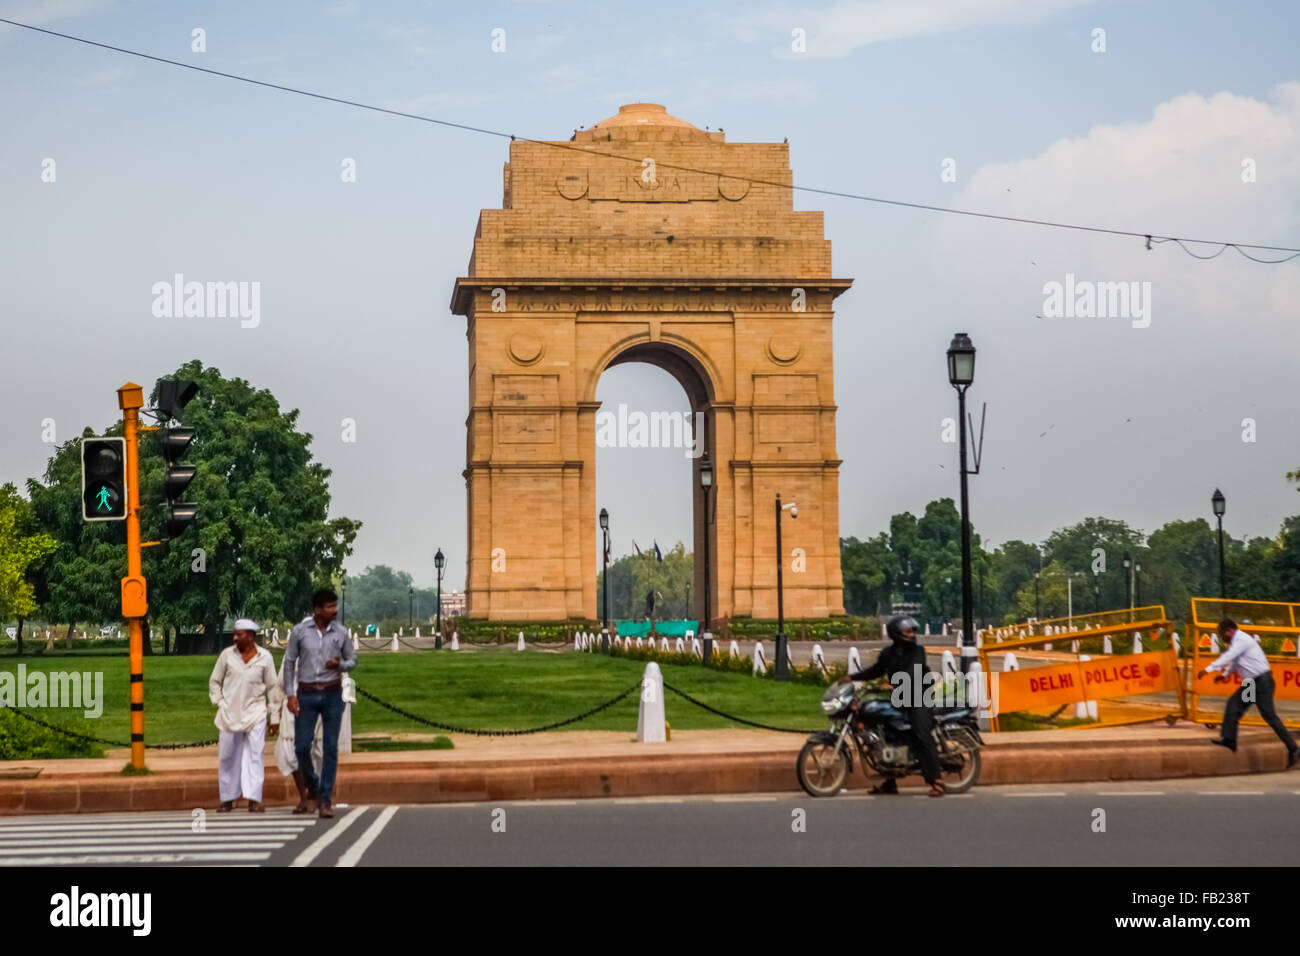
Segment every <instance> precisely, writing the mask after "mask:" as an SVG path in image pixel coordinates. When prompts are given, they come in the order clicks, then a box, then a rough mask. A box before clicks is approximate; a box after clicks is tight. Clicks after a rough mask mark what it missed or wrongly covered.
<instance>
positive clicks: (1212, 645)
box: [1210, 634, 1223, 654]
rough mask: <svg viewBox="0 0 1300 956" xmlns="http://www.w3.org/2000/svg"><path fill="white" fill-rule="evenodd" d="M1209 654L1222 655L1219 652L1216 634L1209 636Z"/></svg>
mask: <svg viewBox="0 0 1300 956" xmlns="http://www.w3.org/2000/svg"><path fill="white" fill-rule="evenodd" d="M1210 653H1211V654H1222V653H1223V651H1221V650H1220V649H1219V635H1218V634H1211V635H1210Z"/></svg>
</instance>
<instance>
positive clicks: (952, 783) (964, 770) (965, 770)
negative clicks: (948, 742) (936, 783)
mask: <svg viewBox="0 0 1300 956" xmlns="http://www.w3.org/2000/svg"><path fill="white" fill-rule="evenodd" d="M943 756H948V754H945V755H943ZM962 758H963V759H962V765H961V771H960V772H959V773H953V772H949V771H945V772H944V774H943V786H944V789H945V790H947V792H948V793H965V792H966V791H967V790H969V789H970V788H971V787H973V786H975V783H976V781H978V780H979V778H980V764H981V762H980V750H979V747H974V746H972V747H966V748H962ZM940 759H941V760H942V757H941V758H940Z"/></svg>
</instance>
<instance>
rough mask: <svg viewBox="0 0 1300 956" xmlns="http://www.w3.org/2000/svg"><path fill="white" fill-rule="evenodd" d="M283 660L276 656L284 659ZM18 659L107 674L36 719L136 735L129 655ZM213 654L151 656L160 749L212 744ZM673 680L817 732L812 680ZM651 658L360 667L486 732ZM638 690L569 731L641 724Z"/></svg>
mask: <svg viewBox="0 0 1300 956" xmlns="http://www.w3.org/2000/svg"><path fill="white" fill-rule="evenodd" d="M279 659H280V655H279V654H278V653H277V654H276V663H277V666H278V664H279ZM20 663H23V664H26V666H27V670H28V672H29V673H30V672H32V671H33V670H37V669H39V670H44V671H51V670H73V669H75V670H78V671H83V672H84V671H96V670H102V671H103V672H104V697H105V700H104V705H103V709H104V713H103V716H102V717H101V718H99V719H98V720H85V719H83V718H82V715H81V712H80V711H75V712H74V711H68V710H53V709H46V710H44V711H37V712H35V713H36V715H37V716H40V717H41V718H43V719H45V720H48V721H49V722H51V723H56V724H59V725H61V726H68V727H72V728H75V729H78V730H81V731H82V732H86V733H91V734H94V735H95V736H99V737H106V738H109V739H112V740H123V741H124V740H128V739H129V737H130V729H129V728H130V724H129V711H128V707H127V704H128V701H129V697H128V688H129V686H130V685H129V682H128V664H127V658H126V657H125V656H124V655H121V654H116V655H111V656H109V655H92V654H86V653H77V654H74V655H67V656H62V655H60V656H54V655H49V654H47V655H41V656H37V657H26V656H24V657H22V658H15V657H11V656H7V657H4V658H0V670H9V671H14V670H16V669H17V667H18V665H19V664H20ZM212 664H213V659H212V658H210V657H161V656H155V657H146V658H145V663H144V675H145V676H144V695H145V696H144V700H145V711H144V715H145V740H146V742H148V743H150V744H156V743H183V742H191V741H197V740H209V739H213V738H215V737H216V735H217V731H216V727H215V726H214V725H213V723H212V718H213V713H214V710H213V708H212V706H211V705H210V704H209V703H208V690H207V682H208V676H209V674H210V673H211V671H212ZM661 667H662V670H663V674H664V679H665V680H666V681H668V682H669V683H670V684H673V685H674V686H677V687H680V688H681V689H682V690H684V691H686V692H687V693H689V694H691V695H692V696H694V697H697V698H699V699H700V700H702V701H704V702H705V703H708V704H709V705H710V706H713V707H716V708H718V709H720V710H723V711H726V712H728V713H732V714H736V715H738V716H740V717H744V718H747V719H749V720H755V721H759V722H762V723H767V724H772V725H775V726H778V727H805V728H814V727H819V726H821V725H822V724H823V723H824V719H823V718H822V716H821V713H820V710H819V708H818V706H817V703H818V701H819V700H820V698H821V694H822V689H821V688H819V687H815V686H809V685H796V684H784V683H780V684H779V683H776V682H775V681H771V680H755V679H753V678H751V677H748V676H746V675H743V674H727V673H721V672H717V671H711V670H707V669H705V668H703V667H699V666H694V667H687V666H676V665H671V664H665V665H661ZM644 668H645V665H644V664H642V663H640V662H638V661H630V660H620V659H612V658H607V657H602V656H600V655H595V654H575V653H566V654H548V653H535V652H527V651H526V652H524V653H518V652H514V651H509V650H497V651H483V652H478V653H451V652H448V651H442V652H433V651H428V652H420V653H413V654H362V655H361V663H360V664H359V666H358V667H357V670H356V671H355V672H354V675H355V677H356V680H357V685H358V686H359V687H360V688H363V689H364V690H366V691H369V692H370V693H372V694H374V695H375V696H377V697H380V698H382V699H384V700H386V701H388V702H390V703H392V704H395V705H396V706H398V707H401V708H403V709H404V710H408V711H410V712H412V713H414V714H418V715H420V716H422V717H426V718H429V719H432V720H438V721H441V722H444V723H449V724H455V725H457V726H464V727H470V728H475V729H483V730H495V729H520V728H528V727H535V726H539V725H542V724H549V723H552V722H554V721H557V720H563V719H565V718H568V717H572V716H576V715H577V714H580V713H582V712H583V711H586V710H588V709H590V708H591V707H593V706H595V705H597V704H600V703H603V702H604V701H606V700H609V699H610V698H612V697H614V696H616V695H617V694H619V693H620V692H621V691H623V690H626V689H627V688H628V687H630V686H632V685H633V684H636V683H638V682H639V680H640V677H641V674H642V672H643V670H644ZM666 697H667V712H668V721H669V723H670V724H671V725H672V726H673V728H674V729H680V730H691V729H701V728H719V727H738V726H741V725H739V724H736V723H733V722H731V721H728V720H725V719H723V718H721V717H717V716H715V715H713V714H710V713H708V712H707V711H704V710H701V709H700V708H698V707H696V706H694V705H692V704H689V703H687V702H686V701H684V700H682V699H681V698H680V697H677V696H676V695H675V694H672V693H668V694H667V695H666ZM637 705H638V695H637V694H636V693H633V694H630V695H629V696H628V697H626V698H625V699H624V700H622V701H621V702H619V703H618V704H615V705H614V706H613V707H610V708H609V709H608V710H605V711H602V712H601V713H599V714H596V715H595V716H592V717H589V718H587V719H585V720H582V721H579V722H578V723H576V724H571V725H569V726H568V727H567V728H565V729H569V730H625V731H628V732H633V731H635V729H636V717H637ZM352 719H353V723H352V728H353V732H354V733H367V732H383V733H394V732H430V733H432V732H434V728H430V727H428V726H425V725H422V724H418V723H416V722H414V721H411V720H407V719H406V718H404V717H400V716H398V715H396V714H393V713H390V712H389V711H387V710H384V709H382V708H381V707H379V706H377V705H376V704H373V703H371V702H370V701H367V700H365V699H364V698H362V699H360V700H359V701H358V703H357V705H356V706H355V707H354V708H353V718H352Z"/></svg>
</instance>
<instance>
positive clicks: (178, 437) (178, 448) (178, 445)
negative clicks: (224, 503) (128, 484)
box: [162, 428, 199, 538]
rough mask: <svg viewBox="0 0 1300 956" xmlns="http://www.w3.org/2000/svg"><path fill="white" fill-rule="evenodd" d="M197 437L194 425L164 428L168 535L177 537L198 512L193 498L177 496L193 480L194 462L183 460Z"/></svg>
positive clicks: (164, 485) (164, 477)
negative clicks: (186, 498)
mask: <svg viewBox="0 0 1300 956" xmlns="http://www.w3.org/2000/svg"><path fill="white" fill-rule="evenodd" d="M192 441H194V429H193V428H164V429H163V432H162V443H163V457H164V458H166V459H167V471H166V474H165V475H164V476H163V489H164V491H165V492H166V495H167V537H169V538H175V537H177V536H178V535H179V534H180V533H181V532H182V531H184V530H185V528H186V527H187V526H188V525H189V523H190V522H191V521H193V520H194V516H195V515H197V514H198V512H199V506H198V505H197V504H195V503H194V502H192V501H180V500H178V499H179V498H180V496H181V493H182V492H183V491H185V489H186V487H187V486H188V485H189V483H190V482H191V481H193V480H194V472H195V469H194V466H193V465H187V464H184V463H183V462H181V460H180V459H181V456H182V455H183V454H185V449H187V448H189V447H190V442H192Z"/></svg>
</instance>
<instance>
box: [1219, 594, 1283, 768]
mask: <svg viewBox="0 0 1300 956" xmlns="http://www.w3.org/2000/svg"><path fill="white" fill-rule="evenodd" d="M1219 636H1220V637H1222V638H1223V640H1224V641H1230V642H1231V643H1230V644H1229V646H1228V649H1227V650H1226V651H1224V652H1223V653H1222V654H1220V655H1219V657H1218V658H1217V659H1216V660H1215V661H1214V663H1212V664H1210V665H1209V666H1207V667H1205V668H1204V669H1203V670H1202V671H1201V672H1200V673H1199V674H1197V675H1196V676H1197V677H1198V678H1199V677H1204V676H1205V675H1206V674H1207V673H1209V672H1210V671H1218V674H1217V675H1216V676H1215V678H1214V681H1215V683H1223V682H1224V681H1226V680H1227V678H1228V675H1229V674H1233V673H1236V674H1240V675H1241V686H1240V687H1238V688H1237V691H1236V693H1234V694H1233V695H1232V696H1231V697H1229V698H1228V702H1227V704H1226V705H1224V708H1223V729H1222V733H1221V734H1220V736H1219V739H1218V740H1215V741H1214V743H1216V744H1218V745H1219V746H1220V747H1227V748H1228V749H1229V750H1231V751H1232V752H1233V753H1236V752H1237V722H1238V721H1239V720H1241V715H1242V714H1244V713H1245V712H1246V708H1248V707H1249V706H1250V705H1251V704H1252V703H1254V704H1255V706H1256V707H1258V708H1259V712H1260V714H1261V715H1262V716H1263V718H1264V720H1265V721H1266V722H1267V723H1268V725H1269V726H1270V727H1272V728H1273V733H1275V734H1277V736H1278V738H1279V739H1280V740H1281V741H1282V743H1284V744H1286V752H1287V758H1286V766H1287V769H1288V770H1289V769H1291V768H1292V767H1294V766H1295V765H1296V761H1297V760H1300V747H1297V746H1296V742H1295V739H1294V738H1293V737H1292V736H1291V733H1290V732H1289V731H1288V730H1287V729H1286V724H1284V723H1282V719H1281V718H1280V717H1278V715H1277V709H1276V708H1275V707H1274V706H1273V694H1274V693H1275V692H1276V689H1277V685H1276V683H1275V682H1274V680H1273V672H1272V670H1271V669H1270V668H1269V666H1268V657H1266V656H1265V654H1264V650H1263V648H1261V647H1260V646H1259V641H1257V640H1256V639H1255V638H1254V637H1253V636H1251V635H1250V634H1247V633H1246V632H1245V631H1243V630H1240V629H1239V628H1238V627H1237V623H1236V622H1235V621H1233V620H1232V619H1231V618H1224V619H1223V620H1222V621H1220V622H1219Z"/></svg>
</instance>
